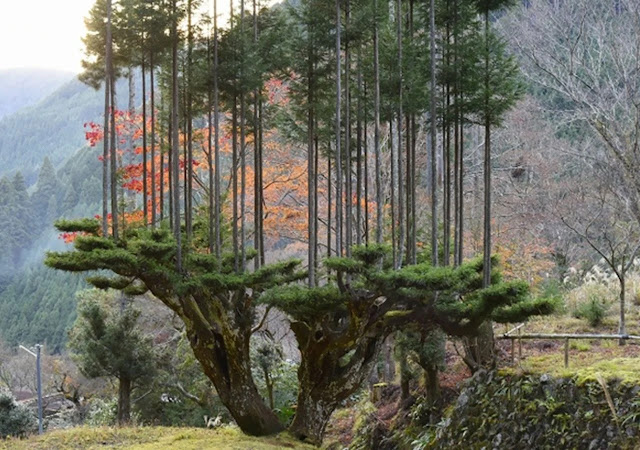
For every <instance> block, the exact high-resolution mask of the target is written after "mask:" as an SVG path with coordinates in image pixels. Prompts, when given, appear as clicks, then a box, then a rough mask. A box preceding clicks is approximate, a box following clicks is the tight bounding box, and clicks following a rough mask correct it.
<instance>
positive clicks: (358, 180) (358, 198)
mask: <svg viewBox="0 0 640 450" xmlns="http://www.w3.org/2000/svg"><path fill="white" fill-rule="evenodd" d="M361 50H362V47H361V46H360V45H358V54H357V57H356V59H357V61H356V64H357V68H358V69H357V86H356V90H357V92H358V100H357V103H356V108H357V113H356V244H357V245H361V244H362V106H363V105H362V66H361V62H362V57H361Z"/></svg>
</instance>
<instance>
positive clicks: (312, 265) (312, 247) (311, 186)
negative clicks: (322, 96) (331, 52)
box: [307, 42, 317, 287]
mask: <svg viewBox="0 0 640 450" xmlns="http://www.w3.org/2000/svg"><path fill="white" fill-rule="evenodd" d="M308 51H309V60H308V68H307V70H308V73H307V82H308V86H307V108H308V111H307V180H308V181H307V183H308V195H307V204H308V216H307V218H308V219H307V220H308V233H309V248H308V270H309V287H313V286H315V285H316V260H315V257H316V247H317V243H316V240H317V236H316V229H315V217H316V215H317V212H316V209H315V206H316V202H315V194H316V192H317V190H316V186H315V180H316V177H315V171H314V168H315V167H314V166H315V160H316V158H315V155H314V150H315V130H314V125H315V116H314V98H313V92H314V89H315V87H314V76H313V75H314V71H313V42H310V43H309V49H308Z"/></svg>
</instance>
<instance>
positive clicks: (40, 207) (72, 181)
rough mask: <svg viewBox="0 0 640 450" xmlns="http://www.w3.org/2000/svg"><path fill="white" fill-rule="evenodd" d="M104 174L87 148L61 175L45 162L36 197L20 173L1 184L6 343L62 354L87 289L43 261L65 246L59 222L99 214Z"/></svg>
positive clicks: (0, 279)
mask: <svg viewBox="0 0 640 450" xmlns="http://www.w3.org/2000/svg"><path fill="white" fill-rule="evenodd" d="M98 168H99V161H98V155H97V152H95V151H94V149H91V148H85V149H82V150H79V151H78V152H76V153H75V154H74V155H73V156H72V157H71V158H69V159H68V161H67V162H66V164H64V165H63V166H62V167H61V168H60V169H59V170H58V171H56V170H55V169H54V167H53V165H52V164H51V162H50V160H49V159H48V158H45V159H44V161H43V163H42V164H41V165H40V169H39V173H38V178H37V181H36V184H35V186H34V187H33V189H32V192H31V193H29V192H28V191H27V189H26V186H25V182H24V177H23V176H22V174H21V173H20V172H18V173H17V174H16V175H14V176H13V177H11V178H10V177H8V176H4V177H2V178H0V205H2V207H1V208H0V223H2V224H4V226H3V228H2V231H1V232H0V249H1V250H0V255H1V256H0V338H2V339H3V340H5V341H7V342H9V343H10V344H12V345H13V344H17V343H19V342H35V341H39V342H46V343H47V344H48V345H49V346H50V348H51V349H52V351H60V350H61V349H62V346H63V345H64V342H65V341H66V332H65V330H66V329H67V328H68V327H69V326H70V325H71V324H72V323H73V320H74V319H75V299H74V298H75V293H76V291H77V289H78V288H79V287H80V286H84V283H83V280H82V278H81V277H77V276H73V275H66V274H61V273H59V272H53V271H51V270H50V269H47V268H45V267H44V266H43V265H42V257H43V256H42V255H43V253H44V251H46V250H51V249H56V248H62V245H63V242H62V240H61V239H60V237H59V233H58V232H56V231H55V229H54V228H53V226H52V223H53V221H55V220H56V219H57V218H59V217H84V216H87V215H91V214H93V213H95V212H97V211H98V210H99V202H100V189H99V187H98V184H99V179H100V178H99V173H98ZM42 304H46V305H47V306H46V308H41V305H42Z"/></svg>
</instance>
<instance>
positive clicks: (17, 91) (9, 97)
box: [0, 69, 74, 118]
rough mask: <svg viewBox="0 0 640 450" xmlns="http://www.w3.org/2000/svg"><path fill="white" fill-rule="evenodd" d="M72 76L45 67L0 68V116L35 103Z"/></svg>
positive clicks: (70, 73) (68, 73) (72, 75)
mask: <svg viewBox="0 0 640 450" xmlns="http://www.w3.org/2000/svg"><path fill="white" fill-rule="evenodd" d="M73 77H74V74H73V73H72V72H63V71H57V70H47V69H6V70H0V118H2V117H4V116H6V115H9V114H12V113H14V112H16V111H18V110H19V109H22V108H24V107H25V106H30V105H33V104H34V103H37V102H38V101H40V100H42V99H43V98H45V97H46V96H48V95H49V94H51V93H52V92H53V91H55V90H56V89H57V88H59V87H60V86H62V85H63V84H64V83H66V82H67V81H69V80H71V79H72V78H73Z"/></svg>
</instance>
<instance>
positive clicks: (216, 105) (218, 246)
mask: <svg viewBox="0 0 640 450" xmlns="http://www.w3.org/2000/svg"><path fill="white" fill-rule="evenodd" d="M218 80H219V77H218V0H213V132H214V134H215V141H214V157H213V159H214V164H215V167H216V171H215V175H214V176H215V179H214V185H215V186H214V190H215V208H216V210H215V234H216V238H215V254H216V257H217V258H218V259H220V256H221V253H222V231H221V229H220V214H221V205H220V199H221V192H220V98H219V96H220V93H219V90H218Z"/></svg>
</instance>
